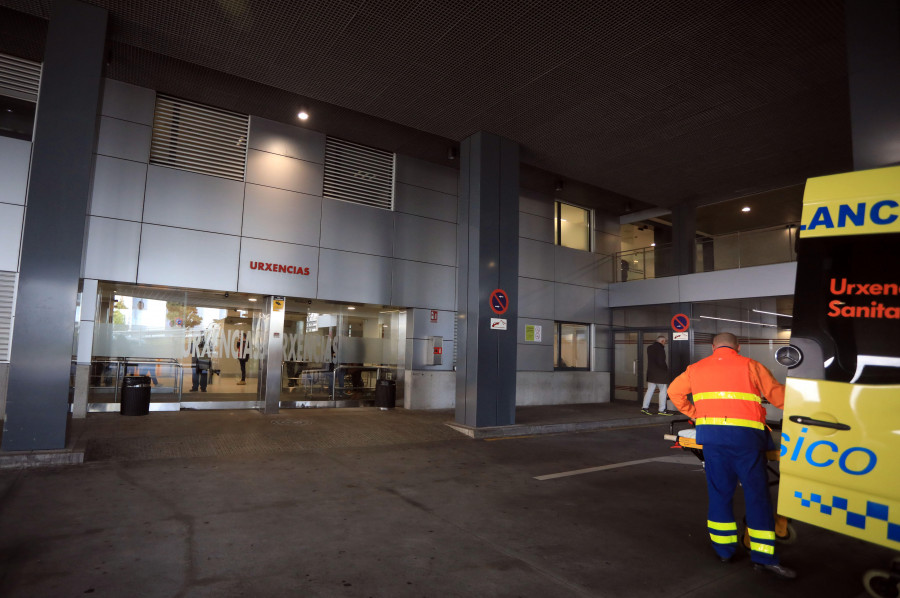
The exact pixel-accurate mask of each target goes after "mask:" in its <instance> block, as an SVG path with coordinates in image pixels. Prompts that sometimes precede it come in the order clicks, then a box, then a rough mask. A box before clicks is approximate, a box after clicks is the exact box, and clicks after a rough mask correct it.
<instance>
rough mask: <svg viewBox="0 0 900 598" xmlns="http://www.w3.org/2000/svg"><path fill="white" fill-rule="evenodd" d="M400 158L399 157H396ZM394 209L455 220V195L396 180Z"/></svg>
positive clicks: (439, 218)
mask: <svg viewBox="0 0 900 598" xmlns="http://www.w3.org/2000/svg"><path fill="white" fill-rule="evenodd" d="M397 160H400V157H399V156H398V157H397ZM394 187H395V188H394V211H395V212H403V213H406V214H415V215H416V216H425V217H426V218H435V219H437V220H444V221H446V222H456V202H457V201H458V200H457V197H456V196H455V195H450V194H447V193H441V192H440V191H434V190H432V189H426V188H424V187H417V186H415V185H409V184H407V183H400V182H397V183H396V184H395V186H394Z"/></svg>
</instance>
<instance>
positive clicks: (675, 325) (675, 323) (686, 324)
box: [672, 314, 691, 332]
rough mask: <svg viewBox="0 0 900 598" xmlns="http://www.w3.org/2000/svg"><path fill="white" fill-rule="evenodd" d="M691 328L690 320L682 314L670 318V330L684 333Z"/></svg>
mask: <svg viewBox="0 0 900 598" xmlns="http://www.w3.org/2000/svg"><path fill="white" fill-rule="evenodd" d="M690 327H691V320H690V318H688V317H687V316H686V315H684V314H675V317H674V318H672V330H674V331H675V332H684V331H685V330H687V329H688V328H690Z"/></svg>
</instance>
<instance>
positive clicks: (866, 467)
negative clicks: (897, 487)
mask: <svg viewBox="0 0 900 598" xmlns="http://www.w3.org/2000/svg"><path fill="white" fill-rule="evenodd" d="M808 431H809V428H803V429H802V430H801V431H800V434H801V436H799V437H798V438H797V442H796V444H793V448H792V447H791V444H792V443H793V439H792V438H791V437H790V436H788V435H787V434H784V433H782V434H781V459H782V460H784V459H785V458H786V457H788V453H790V457H789V459H790V460H791V461H797V460H802V461H805V462H806V463H808V464H809V465H812V466H813V467H834V466H835V465H837V467H839V468H840V469H841V471H843V472H844V473H847V474H850V475H866V474H867V473H870V472H871V471H872V470H873V469H875V466H876V465H877V464H878V456H877V455H876V454H875V453H874V452H873V451H871V450H869V449H867V448H864V447H861V446H853V447H850V448H847V449H844V448H842V447H839V446H838V445H837V444H836V443H834V442H831V441H830V440H816V441H814V442H810V443H809V444H807V445H806V446H804V444H805V442H806V440H807V438H806V436H803V434H806V433H807V432H808Z"/></svg>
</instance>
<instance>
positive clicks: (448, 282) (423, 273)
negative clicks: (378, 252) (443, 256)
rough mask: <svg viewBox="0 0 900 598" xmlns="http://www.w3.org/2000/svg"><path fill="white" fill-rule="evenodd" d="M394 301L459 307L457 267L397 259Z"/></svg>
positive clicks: (397, 302) (425, 305) (443, 308)
mask: <svg viewBox="0 0 900 598" xmlns="http://www.w3.org/2000/svg"><path fill="white" fill-rule="evenodd" d="M391 297H392V301H391V305H399V306H404V307H422V308H426V309H440V310H455V309H456V268H453V267H450V266H438V265H434V264H423V263H421V262H410V261H406V260H399V259H395V260H394V281H393V290H392V295H391Z"/></svg>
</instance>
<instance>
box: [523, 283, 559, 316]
mask: <svg viewBox="0 0 900 598" xmlns="http://www.w3.org/2000/svg"><path fill="white" fill-rule="evenodd" d="M553 289H554V283H552V282H550V281H547V280H535V279H533V278H524V277H521V276H520V277H519V317H520V318H545V319H550V320H552V319H553V318H554V314H555V310H554V303H553V302H554V293H553Z"/></svg>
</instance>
